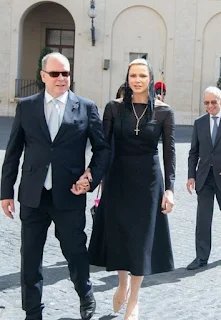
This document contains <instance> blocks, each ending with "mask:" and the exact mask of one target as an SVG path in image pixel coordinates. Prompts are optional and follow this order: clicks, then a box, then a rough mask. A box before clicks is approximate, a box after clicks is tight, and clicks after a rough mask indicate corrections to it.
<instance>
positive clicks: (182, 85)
mask: <svg viewBox="0 0 221 320" xmlns="http://www.w3.org/2000/svg"><path fill="white" fill-rule="evenodd" d="M95 6H96V12H97V15H96V17H95V18H94V20H93V22H94V27H95V46H93V45H92V39H91V22H92V20H91V19H90V18H89V16H88V10H89V8H90V0H57V1H44V0H43V1H40V2H39V1H36V0H0V38H1V42H0V115H3V116H11V115H14V112H15V107H16V100H17V99H18V98H19V97H22V96H26V95H28V94H30V93H34V92H37V87H36V71H37V67H38V59H39V56H40V52H41V50H42V48H44V47H49V48H51V49H52V50H53V51H59V52H61V53H63V54H65V55H66V56H67V57H68V58H69V60H70V62H71V68H72V74H73V76H72V87H73V89H74V91H75V92H76V93H77V94H80V95H84V96H87V97H88V98H91V99H93V100H94V101H95V102H96V103H97V105H98V107H99V109H100V111H101V113H102V111H103V109H104V106H105V104H106V103H107V102H108V101H109V100H110V99H112V98H114V97H115V94H116V91H117V89H118V87H119V86H120V84H122V83H123V82H124V79H125V75H126V70H127V66H128V63H129V62H130V61H131V60H132V59H134V58H135V57H146V58H147V59H148V60H149V61H150V62H151V64H152V65H153V69H154V75H155V81H160V80H162V79H164V81H165V83H166V86H167V95H166V102H167V103H168V104H170V105H171V106H172V107H173V109H174V111H175V117H176V123H177V124H185V125H186V124H187V125H190V124H192V123H193V121H194V120H195V118H196V117H197V116H199V115H200V114H202V113H203V112H204V107H203V105H202V93H203V91H204V90H205V88H206V87H207V86H209V85H216V82H217V80H218V78H219V77H220V73H221V66H220V64H221V62H220V61H221V37H220V36H219V33H218V30H219V26H220V25H221V1H220V0H169V1H165V0H139V1H138V0H120V1H119V0H118V1H117V0H96V1H95Z"/></svg>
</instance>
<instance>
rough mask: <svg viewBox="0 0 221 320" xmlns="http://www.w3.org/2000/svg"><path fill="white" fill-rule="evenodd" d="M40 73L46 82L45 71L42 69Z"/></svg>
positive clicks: (42, 79)
mask: <svg viewBox="0 0 221 320" xmlns="http://www.w3.org/2000/svg"><path fill="white" fill-rule="evenodd" d="M40 75H41V81H42V82H44V83H45V72H44V71H42V70H41V71H40Z"/></svg>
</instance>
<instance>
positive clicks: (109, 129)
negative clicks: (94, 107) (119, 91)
mask: <svg viewBox="0 0 221 320" xmlns="http://www.w3.org/2000/svg"><path fill="white" fill-rule="evenodd" d="M112 108H113V102H109V103H108V104H107V105H106V107H105V110H104V115H103V127H104V135H105V138H106V140H107V141H108V143H109V145H111V141H112V135H113V110H112Z"/></svg>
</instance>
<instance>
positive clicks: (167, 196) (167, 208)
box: [161, 190, 174, 214]
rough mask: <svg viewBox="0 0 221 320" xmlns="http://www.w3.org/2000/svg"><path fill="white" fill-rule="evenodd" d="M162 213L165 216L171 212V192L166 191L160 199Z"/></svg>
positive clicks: (172, 205) (172, 202)
mask: <svg viewBox="0 0 221 320" xmlns="http://www.w3.org/2000/svg"><path fill="white" fill-rule="evenodd" d="M161 207H162V209H163V210H162V213H164V214H167V213H170V212H171V211H172V210H173V207H174V200H173V192H172V191H171V190H166V191H165V192H164V195H163V199H162V204H161Z"/></svg>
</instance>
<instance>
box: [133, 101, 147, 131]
mask: <svg viewBox="0 0 221 320" xmlns="http://www.w3.org/2000/svg"><path fill="white" fill-rule="evenodd" d="M131 103H132V108H133V112H134V115H135V118H136V120H137V123H136V129H135V130H134V131H135V132H136V136H138V134H139V131H140V129H139V124H140V120H141V119H142V118H143V116H144V115H145V112H146V111H147V105H146V107H145V109H144V111H143V113H142V114H141V116H140V117H138V115H137V113H136V110H135V107H134V103H133V101H132V102H131Z"/></svg>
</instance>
